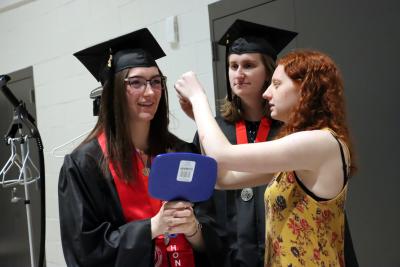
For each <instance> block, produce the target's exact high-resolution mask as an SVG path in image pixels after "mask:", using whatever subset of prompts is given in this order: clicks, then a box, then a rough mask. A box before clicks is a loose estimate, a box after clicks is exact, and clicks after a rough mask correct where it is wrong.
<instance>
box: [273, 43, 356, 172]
mask: <svg viewBox="0 0 400 267" xmlns="http://www.w3.org/2000/svg"><path fill="white" fill-rule="evenodd" d="M277 65H282V66H283V67H284V70H285V72H286V74H287V75H288V76H289V77H290V78H291V79H292V80H293V82H294V83H295V84H296V85H297V87H298V90H299V91H300V100H299V102H298V104H297V106H296V107H295V108H294V109H293V111H292V112H291V115H290V117H289V120H288V122H287V123H285V124H284V126H283V127H282V130H281V132H280V133H279V137H282V136H285V135H288V134H291V133H294V132H298V131H305V130H316V129H322V128H326V127H328V128H330V129H332V130H333V131H334V132H336V134H337V135H338V137H339V138H340V139H342V140H343V141H344V142H345V143H346V144H347V146H348V148H349V150H350V155H351V156H352V157H351V173H354V171H355V170H356V166H355V160H354V153H353V148H352V143H351V138H350V133H349V129H348V126H347V121H346V108H345V99H344V86H343V79H342V76H341V73H340V71H339V69H338V67H337V66H336V64H335V63H334V61H333V60H332V59H331V58H330V57H329V56H327V55H326V54H323V53H321V52H319V51H310V50H297V51H293V52H290V53H288V54H287V55H285V56H283V57H282V58H281V59H279V60H278V61H277Z"/></svg>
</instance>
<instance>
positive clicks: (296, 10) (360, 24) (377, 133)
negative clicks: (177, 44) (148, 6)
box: [209, 0, 400, 266]
mask: <svg viewBox="0 0 400 267" xmlns="http://www.w3.org/2000/svg"><path fill="white" fill-rule="evenodd" d="M398 10H400V2H399V1H396V0H383V1H356V0H325V1H319V0H276V1H265V0H264V1H261V0H247V1H241V0H229V1H228V0H226V1H220V2H216V3H214V4H211V5H210V6H209V15H210V27H211V29H210V30H211V39H212V41H214V42H215V41H218V40H219V38H220V37H221V36H222V34H223V33H224V32H225V30H226V29H227V27H228V26H229V25H230V24H231V23H232V22H233V21H234V20H235V19H237V18H241V19H244V20H249V21H252V22H256V23H262V24H268V25H270V26H274V27H278V28H284V29H288V30H293V31H297V32H298V33H299V35H298V37H297V38H296V39H295V40H294V41H293V42H292V43H291V44H290V45H289V46H288V48H286V50H285V51H283V53H285V52H287V51H288V49H293V48H313V49H318V50H321V51H323V52H326V53H327V54H329V55H331V56H332V57H333V59H334V60H335V61H336V62H337V63H338V65H339V66H340V68H341V70H342V73H343V76H344V81H345V90H346V98H347V108H348V115H349V123H350V128H351V131H352V135H353V139H354V143H355V148H356V152H357V154H356V156H357V160H358V165H359V172H358V173H357V175H356V176H355V177H353V180H352V181H351V183H350V190H349V197H348V203H347V207H346V208H347V213H348V217H349V222H350V228H351V231H352V235H353V242H354V246H355V250H356V252H357V256H358V260H359V263H360V266H400V257H399V256H398V251H397V250H398V249H397V248H398V245H397V243H398V240H400V232H399V231H397V230H396V229H397V227H398V225H400V212H399V207H398V203H399V199H397V197H396V196H397V193H398V188H400V179H399V177H400V176H399V174H398V169H397V165H398V164H399V163H400V161H399V157H398V156H396V154H397V153H398V151H400V144H399V142H397V138H398V137H399V136H400V112H399V110H398V108H397V106H398V103H397V101H398V99H399V97H400V90H399V89H398V86H399V84H400V75H398V73H397V72H398V61H399V59H400V57H399V56H398V48H399V47H400V31H399V29H398V25H400V19H399V17H398V14H397V13H398ZM213 51H214V60H215V61H214V66H213V68H214V81H215V84H216V88H215V98H216V101H218V99H221V98H223V97H224V96H225V86H226V83H225V73H224V64H225V62H224V58H225V56H224V53H225V52H224V49H223V48H222V47H218V46H214V49H213ZM216 110H218V109H216Z"/></svg>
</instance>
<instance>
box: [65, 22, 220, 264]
mask: <svg viewBox="0 0 400 267" xmlns="http://www.w3.org/2000/svg"><path fill="white" fill-rule="evenodd" d="M75 56H76V57H77V58H78V59H79V60H80V61H81V62H82V63H83V64H84V65H85V67H86V68H88V70H89V71H90V72H91V74H92V75H94V76H95V77H96V79H97V80H98V81H101V82H102V84H103V92H102V96H101V105H100V112H99V118H98V121H97V124H96V126H95V128H94V129H93V130H92V132H91V133H90V134H89V136H88V137H87V138H86V140H84V141H83V143H82V144H80V145H79V146H78V147H77V148H76V149H75V150H74V151H73V152H72V153H71V154H69V155H66V156H65V159H64V164H63V166H62V169H61V171H60V178H59V186H58V196H59V213H60V228H61V240H62V247H63V252H64V257H65V260H66V263H67V265H68V266H80V267H84V266H96V267H99V266H109V267H111V266H121V267H122V266H124V267H126V266H136V267H137V266H140V267H141V266H146V267H148V266H157V267H158V266H160V267H164V266H175V265H174V264H178V266H179V264H180V265H181V266H188V267H190V266H211V265H212V263H210V262H208V258H215V256H213V255H211V256H210V255H207V254H206V253H205V252H204V251H205V250H204V247H205V246H206V245H207V247H213V246H214V245H213V244H217V242H214V240H213V236H216V235H215V233H214V230H213V229H214V227H211V226H210V224H212V220H211V219H210V218H208V217H207V216H196V215H195V214H194V211H193V207H192V204H191V203H188V202H184V201H172V202H162V201H160V200H158V199H154V198H152V197H151V196H150V195H149V193H148V190H147V179H148V175H149V169H150V168H151V160H152V158H153V157H154V156H155V155H157V154H159V153H166V152H170V151H190V150H191V147H190V145H189V144H187V143H185V142H183V141H181V140H180V139H178V138H177V137H176V136H174V135H173V134H171V133H170V132H169V131H168V123H169V119H168V96H167V90H166V84H165V79H166V78H165V77H164V76H163V75H162V73H161V71H160V69H159V68H158V66H157V64H156V62H155V60H156V59H158V58H160V57H163V56H165V54H164V52H163V51H162V49H161V47H160V46H159V45H158V43H157V42H156V40H155V39H154V37H153V36H152V35H151V33H150V32H149V31H148V30H147V29H141V30H138V31H135V32H132V33H130V34H127V35H124V36H121V37H118V38H115V39H112V40H110V41H107V42H104V43H101V44H98V45H95V46H92V47H90V48H87V49H85V50H82V51H80V52H78V53H76V54H75ZM201 225H202V227H200V226H201ZM165 233H169V234H171V236H169V238H166V235H164V234H165ZM215 252H218V248H215ZM212 253H213V252H212ZM212 253H211V254H212Z"/></svg>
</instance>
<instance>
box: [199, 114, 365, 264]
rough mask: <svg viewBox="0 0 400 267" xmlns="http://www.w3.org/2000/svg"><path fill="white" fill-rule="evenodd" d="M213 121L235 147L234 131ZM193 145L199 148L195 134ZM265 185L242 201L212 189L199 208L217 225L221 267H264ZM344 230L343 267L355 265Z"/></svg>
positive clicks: (236, 194)
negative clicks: (344, 259)
mask: <svg viewBox="0 0 400 267" xmlns="http://www.w3.org/2000/svg"><path fill="white" fill-rule="evenodd" d="M216 121H217V123H218V125H219V126H220V128H221V130H222V132H223V133H224V134H225V136H226V137H227V139H228V140H229V142H230V143H231V144H237V141H236V128H235V124H234V123H229V122H227V121H225V120H224V119H223V118H221V117H217V118H216ZM280 125H281V124H280V123H279V122H278V121H273V122H272V124H271V127H270V131H269V134H268V137H267V140H271V139H273V138H274V137H275V136H276V134H277V132H278V130H279V127H280ZM193 143H194V144H195V145H196V146H197V147H198V148H199V140H198V136H197V134H196V136H195V138H194V141H193ZM265 189H266V185H264V186H258V187H254V188H252V190H253V197H252V198H251V199H250V200H248V201H244V200H243V199H242V197H241V192H242V189H240V190H214V194H213V196H212V198H211V199H210V200H208V201H207V202H206V203H202V205H201V206H200V207H199V209H201V210H202V212H203V213H204V214H208V215H210V216H211V217H213V218H214V219H215V220H216V222H217V228H216V230H217V232H218V234H219V236H220V239H221V240H222V244H224V245H223V248H222V250H221V251H222V252H223V254H221V255H220V257H223V258H224V259H223V261H222V262H221V263H220V265H219V266H224V267H262V266H264V250H265V205H264V193H265ZM345 223H346V229H345V257H346V266H358V263H357V258H356V255H355V252H354V249H353V243H352V240H351V236H350V231H349V230H348V225H347V220H346V222H345Z"/></svg>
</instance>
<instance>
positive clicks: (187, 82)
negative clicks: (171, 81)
mask: <svg viewBox="0 0 400 267" xmlns="http://www.w3.org/2000/svg"><path fill="white" fill-rule="evenodd" d="M174 87H175V90H176V91H177V93H178V95H179V97H180V98H182V99H183V100H184V101H185V100H189V101H190V102H192V101H193V99H192V98H193V97H195V96H197V95H205V92H204V89H203V87H202V86H201V84H200V82H199V80H198V79H197V76H196V74H195V73H194V72H193V71H189V72H186V73H184V74H182V76H181V78H180V79H178V80H177V81H176V83H175V86H174Z"/></svg>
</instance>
